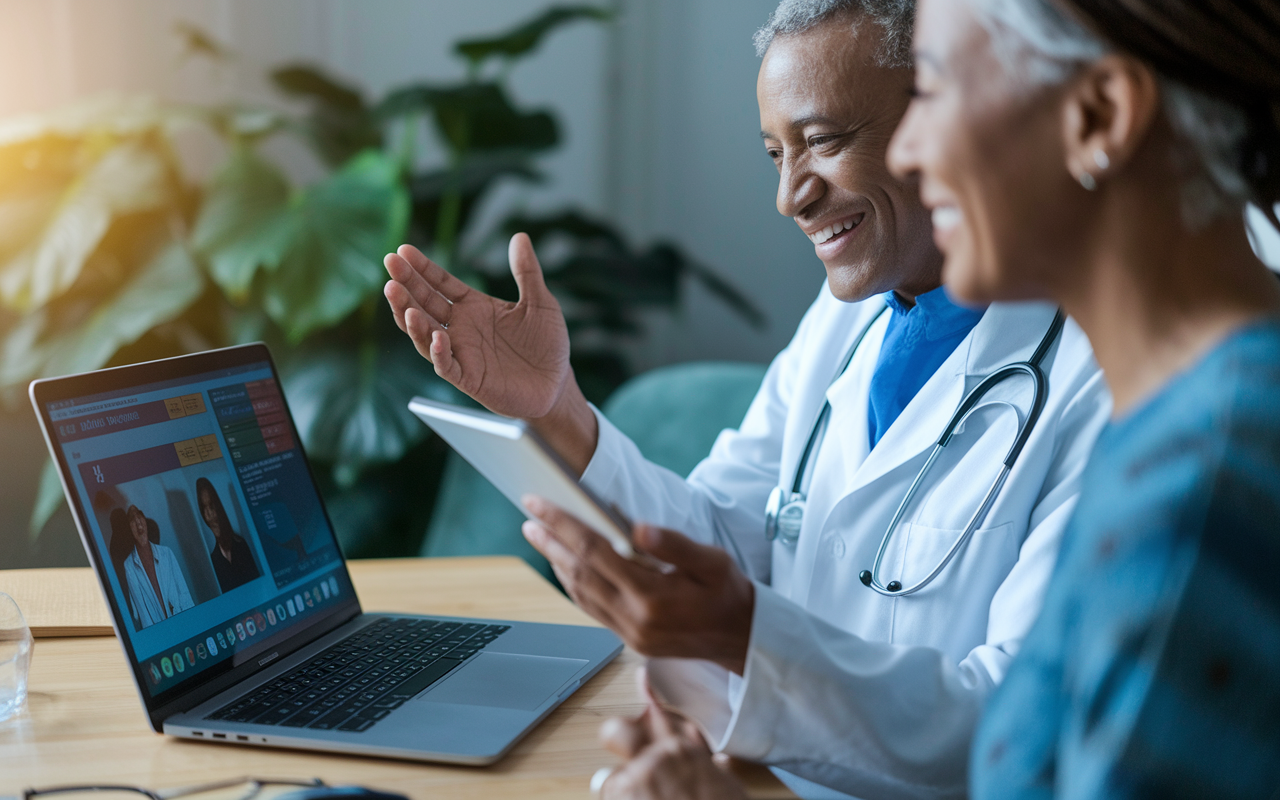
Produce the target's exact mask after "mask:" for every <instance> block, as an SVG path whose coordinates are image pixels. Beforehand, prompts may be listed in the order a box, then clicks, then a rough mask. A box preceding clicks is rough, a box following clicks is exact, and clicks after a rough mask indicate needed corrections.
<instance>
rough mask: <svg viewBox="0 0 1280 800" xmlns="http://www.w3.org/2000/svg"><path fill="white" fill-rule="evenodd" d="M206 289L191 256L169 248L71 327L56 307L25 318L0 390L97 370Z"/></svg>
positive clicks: (1, 365) (15, 333) (11, 343)
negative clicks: (41, 377) (42, 378)
mask: <svg viewBox="0 0 1280 800" xmlns="http://www.w3.org/2000/svg"><path fill="white" fill-rule="evenodd" d="M203 286H204V283H203V281H202V280H201V275H200V270H199V268H198V267H197V266H196V263H195V261H194V260H193V259H192V257H191V254H190V253H189V252H188V251H187V249H186V248H185V247H184V246H183V245H181V244H179V243H173V244H170V245H169V246H167V247H165V248H163V249H162V250H160V251H159V253H158V255H156V256H155V258H153V259H152V260H151V262H150V263H148V264H146V265H145V266H144V267H143V268H142V269H140V270H138V271H137V272H135V273H134V274H133V275H132V276H130V277H129V278H128V279H127V280H125V281H124V282H122V284H121V285H119V286H118V287H117V288H116V289H115V290H114V291H113V292H109V293H107V294H106V295H105V296H102V297H99V298H96V300H95V302H94V304H93V305H91V306H89V307H88V310H87V313H85V314H84V315H83V316H82V318H81V319H79V320H78V321H77V322H76V324H74V325H67V324H66V320H65V318H63V317H61V316H59V315H56V314H55V313H54V311H55V309H54V308H53V307H52V306H49V307H45V308H42V309H39V310H37V311H35V312H32V313H31V314H28V315H27V316H26V317H24V318H22V319H21V320H20V321H19V323H18V324H17V325H16V326H15V327H14V328H13V329H12V330H11V331H10V332H9V333H8V335H7V336H6V338H5V340H4V343H3V354H4V358H3V362H0V386H5V387H13V386H16V385H21V384H25V383H27V382H28V381H30V380H31V379H32V378H36V377H40V376H47V375H64V374H67V373H72V372H86V371H88V370H94V369H98V368H99V367H102V366H103V365H105V364H106V363H107V362H108V361H109V360H110V359H111V357H112V356H113V355H115V353H116V351H118V350H119V349H120V348H121V347H123V346H125V345H127V344H130V343H132V342H134V341H136V340H137V339H138V338H139V337H141V336H142V335H143V334H145V333H146V332H147V331H149V330H151V329H152V328H154V327H155V326H156V325H159V324H161V323H163V322H167V321H169V320H171V319H173V318H175V317H177V316H178V315H179V314H181V313H182V312H183V311H184V310H186V308H187V307H188V306H190V305H191V303H193V302H195V300H196V298H197V297H199V296H200V293H201V290H202V288H203Z"/></svg>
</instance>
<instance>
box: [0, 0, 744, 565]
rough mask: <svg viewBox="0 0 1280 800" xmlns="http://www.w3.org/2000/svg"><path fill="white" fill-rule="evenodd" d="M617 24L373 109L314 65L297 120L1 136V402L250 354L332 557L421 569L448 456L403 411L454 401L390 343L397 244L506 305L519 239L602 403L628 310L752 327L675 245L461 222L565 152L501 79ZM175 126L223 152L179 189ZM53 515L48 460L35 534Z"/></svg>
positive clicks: (24, 129)
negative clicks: (417, 559)
mask: <svg viewBox="0 0 1280 800" xmlns="http://www.w3.org/2000/svg"><path fill="white" fill-rule="evenodd" d="M609 17H610V15H609V12H607V11H606V10H603V9H601V8H596V7H592V6H563V7H554V8H551V9H548V10H547V11H545V12H543V13H541V14H539V15H537V16H535V17H534V18H532V19H530V20H528V21H526V22H524V23H522V24H520V25H517V26H516V27H515V28H513V29H511V30H509V31H506V32H504V33H502V34H499V35H496V36H492V37H486V38H474V39H467V40H464V41H460V42H458V43H456V45H455V47H454V50H455V53H456V55H457V56H458V57H459V58H461V59H463V60H464V61H465V63H466V65H467V73H466V78H465V79H463V80H461V81H458V82H454V83H415V84H411V85H407V86H403V87H400V88H397V89H395V90H393V91H390V92H388V93H387V94H386V95H385V96H384V97H382V98H380V99H376V100H375V99H371V98H369V97H366V96H365V95H364V94H363V93H362V92H361V91H360V90H359V89H357V88H356V87H353V86H349V85H347V84H345V83H344V82H343V81H342V80H340V79H339V78H337V77H334V76H332V75H329V74H326V73H325V72H324V71H322V70H320V69H318V68H316V67H314V66H309V65H306V64H289V65H285V66H281V67H278V68H276V69H274V70H272V71H271V74H270V78H271V81H272V83H273V84H274V86H275V87H276V88H277V89H278V90H279V91H280V92H282V93H283V94H285V95H287V96H289V97H292V98H295V99H298V100H300V101H302V103H303V105H304V106H305V111H304V112H303V113H301V114H287V113H281V112H277V111H270V110H264V109H261V108H250V107H244V106H242V105H235V104H232V105H227V106H220V107H212V108H209V107H186V106H173V105H161V104H157V103H153V102H150V101H147V100H145V99H141V98H136V99H123V100H121V99H115V100H103V101H99V102H94V103H90V104H84V105H78V106H76V107H74V108H70V109H64V110H62V111H59V112H56V113H51V114H46V115H43V116H40V117H24V118H22V119H19V120H13V121H10V122H7V123H0V348H2V353H3V360H2V361H0V393H3V399H4V401H5V402H6V403H7V404H8V405H9V407H11V408H13V407H16V406H18V405H20V404H21V403H22V402H24V398H23V395H24V394H25V387H26V384H27V383H28V382H29V381H31V380H32V379H34V378H38V377H45V376H51V375H61V374H66V373H71V372H80V371H85V370H92V369H97V368H100V367H104V366H112V365H118V364H125V363H131V362H135V361H139V360H145V359H151V358H159V357H165V356H171V355H177V354H181V353H186V352H193V351H197V350H203V349H208V348H212V347H219V346H226V345H231V344H237V343H242V342H248V341H254V340H262V341H265V342H267V343H268V344H269V345H271V347H272V351H273V353H274V354H275V356H276V359H277V363H278V366H279V368H280V370H281V375H282V378H283V380H284V383H285V391H286V394H287V396H288V397H289V400H290V404H291V406H292V409H293V412H294V416H295V419H296V421H297V424H298V428H299V432H300V434H301V436H302V439H303V442H304V444H305V446H306V448H307V452H308V454H309V456H310V458H311V460H312V462H313V464H314V466H315V467H316V473H317V477H318V478H319V479H320V482H321V484H322V486H321V488H322V491H323V493H324V495H325V499H326V503H327V505H328V507H329V510H330V514H331V516H332V518H333V521H334V524H335V527H336V528H337V529H338V534H339V537H340V538H341V539H342V541H343V544H344V547H345V548H346V550H347V552H348V554H349V555H352V556H376V555H410V554H416V553H417V552H418V551H419V547H420V545H421V538H422V536H423V534H424V532H425V530H426V527H427V521H428V519H429V518H430V514H431V509H432V505H433V502H434V495H435V491H436V488H437V486H438V485H439V481H440V476H441V472H442V469H443V464H444V456H445V453H446V450H445V446H444V445H443V444H442V443H441V442H440V441H439V440H438V439H436V438H434V437H429V436H428V435H427V434H428V430H427V429H426V428H425V426H423V425H421V423H419V422H418V421H417V419H416V418H414V417H413V416H412V415H411V414H409V412H408V410H407V408H406V406H407V403H408V401H409V399H410V398H411V397H412V396H414V395H417V394H422V395H426V396H429V397H434V398H436V399H443V400H447V401H451V402H465V398H462V397H461V396H460V395H459V394H458V393H457V392H456V391H455V390H453V389H452V387H450V386H448V384H446V383H444V382H443V381H441V380H440V379H438V378H437V377H436V376H435V374H434V373H433V372H432V370H431V367H430V365H429V364H427V363H426V362H425V361H424V360H423V359H421V358H420V357H419V356H418V354H417V353H416V352H415V351H414V349H413V347H412V344H411V343H410V342H409V341H408V339H407V337H405V336H403V335H402V334H401V333H400V332H399V330H398V329H396V327H395V325H394V323H393V321H392V319H391V315H390V312H389V309H388V308H387V306H386V302H385V300H384V299H383V297H382V291H381V288H382V285H383V283H384V281H385V279H386V276H385V272H384V270H383V268H382V265H381V260H382V256H383V255H384V254H385V253H387V252H389V251H391V250H393V249H394V248H395V247H396V246H397V245H399V244H400V243H402V242H410V243H412V244H415V245H416V246H418V247H420V248H421V249H423V250H424V251H425V252H427V253H428V254H429V255H431V256H432V258H434V259H435V260H436V261H437V262H439V263H440V264H441V265H443V266H445V267H446V268H447V269H449V270H450V271H451V272H453V273H454V274H455V275H458V276H459V277H460V278H462V279H463V280H465V281H466V282H467V283H469V284H471V285H472V286H475V287H477V288H479V289H481V290H483V291H486V292H490V293H492V294H496V295H498V296H501V297H504V298H507V299H515V297H516V291H515V286H514V282H513V281H512V279H511V277H510V273H509V272H508V269H507V265H506V263H505V246H506V241H507V239H508V238H509V237H510V235H511V234H512V233H514V232H516V231H526V232H528V233H529V234H530V236H531V237H532V238H533V240H534V243H535V246H537V247H538V249H539V252H540V254H542V256H543V267H544V269H545V270H546V272H547V279H548V284H549V285H550V286H551V288H552V289H553V291H555V292H556V294H557V295H558V297H559V298H560V300H561V302H562V305H563V307H564V309H565V312H566V316H567V318H568V321H569V326H570V335H571V337H572V340H573V365H574V369H575V372H576V374H577V376H578V379H579V381H580V382H581V383H582V385H583V389H584V391H585V392H586V394H587V395H588V397H589V398H590V399H592V400H594V401H596V402H600V401H602V400H603V399H604V398H605V397H606V396H607V395H608V394H609V393H610V392H611V391H612V390H613V389H614V388H616V387H617V386H618V385H619V384H620V383H621V382H622V381H623V380H625V379H626V378H627V377H629V376H630V374H631V370H630V368H629V366H628V363H627V360H626V358H625V357H624V355H623V349H622V345H623V343H624V341H625V340H626V338H627V337H630V336H633V335H635V334H637V333H639V332H640V330H641V328H642V324H643V319H644V316H643V315H644V313H645V312H646V311H649V310H654V309H659V310H673V309H675V308H676V307H677V306H678V304H679V301H680V291H681V286H682V285H683V284H684V282H685V280H686V278H691V279H694V280H697V281H699V282H701V283H702V284H703V285H704V286H705V287H706V288H707V289H709V290H710V291H711V292H712V293H713V294H714V295H715V296H717V297H718V298H719V299H720V300H722V301H723V302H724V303H727V304H728V305H729V307H731V308H732V309H733V310H734V311H736V313H738V314H739V315H741V316H742V317H743V318H744V319H746V320H748V321H750V322H751V323H752V324H755V325H762V324H763V322H764V319H763V316H762V314H761V313H760V312H759V311H758V310H757V309H756V308H755V307H754V306H753V305H752V304H751V303H750V302H749V301H748V300H747V299H746V298H745V297H744V295H743V294H741V293H740V292H739V291H738V290H736V289H735V288H734V287H733V286H732V285H730V284H729V283H727V282H725V281H724V280H722V279H721V278H719V277H718V276H717V275H716V274H715V273H714V272H713V271H711V270H709V269H708V268H706V267H704V266H702V265H700V264H697V263H695V262H693V261H692V260H690V259H689V258H687V257H686V256H685V255H684V254H683V253H681V251H680V250H678V249H677V248H675V247H674V246H672V245H670V244H666V243H662V242H658V243H654V244H652V245H649V246H647V247H643V248H637V247H634V246H633V245H632V244H630V243H628V242H627V241H626V240H625V239H624V238H623V237H622V236H621V235H620V234H619V233H618V232H617V230H616V229H615V228H614V227H612V226H611V225H609V224H608V223H606V222H605V221H603V220H599V219H594V218H592V217H591V216H589V215H587V214H585V213H583V212H582V211H580V210H577V209H573V208H567V209H561V210H558V211H555V212H552V213H545V214H532V213H527V212H517V213H512V214H509V215H508V216H506V217H505V218H503V219H499V220H497V221H496V222H489V223H487V224H486V223H485V222H484V221H483V220H482V219H481V216H482V215H480V214H478V213H477V211H478V210H479V208H480V207H481V205H482V202H483V200H484V199H485V198H486V196H488V195H489V194H490V193H491V192H492V191H493V189H494V188H495V187H496V186H497V185H498V184H499V183H500V182H502V181H519V182H524V183H538V182H541V181H544V180H546V177H545V176H544V174H543V173H542V172H541V171H540V170H539V168H538V160H539V157H540V156H542V155H545V154H546V153H547V152H549V151H551V150H553V149H554V148H556V147H557V145H558V144H559V143H560V141H561V131H560V129H559V127H558V123H557V120H556V116H555V114H554V113H553V112H552V111H551V110H550V109H542V108H539V109H526V108H522V107H521V106H520V105H519V104H518V103H516V102H515V101H513V99H512V98H511V97H510V95H509V93H508V91H507V85H506V77H507V75H508V74H509V72H510V71H511V69H512V68H513V67H514V66H515V64H516V63H517V62H518V61H519V60H520V59H521V58H522V57H524V56H527V55H528V54H530V53H531V52H533V51H534V50H535V49H536V48H537V47H538V46H539V45H540V44H541V43H542V41H543V39H544V37H546V35H547V34H549V33H551V32H552V31H553V30H555V29H556V28H557V27H559V26H562V25H566V24H570V23H574V22H580V21H593V22H604V21H607V20H608V19H609ZM178 35H179V36H180V37H182V39H183V43H184V46H185V48H186V51H187V53H188V54H189V55H190V56H194V57H201V58H207V59H212V60H214V61H221V60H227V59H231V58H234V56H233V55H232V54H231V53H229V52H228V51H227V50H226V49H225V48H224V47H223V46H222V45H220V44H219V43H218V42H216V41H215V40H214V39H213V38H211V37H210V36H208V35H207V34H206V33H204V32H203V31H201V30H199V29H197V28H195V27H192V26H187V25H183V26H180V28H179V30H178ZM189 126H204V127H207V128H209V129H211V130H214V131H216V132H217V134H218V135H219V137H220V138H221V139H222V140H223V141H224V142H225V144H226V157H225V161H224V162H223V163H222V164H221V166H220V167H219V168H218V169H217V170H216V172H215V174H214V175H213V176H212V177H211V178H210V179H209V180H208V181H207V182H205V183H204V185H193V184H192V183H190V182H188V181H186V180H185V179H184V178H183V177H182V176H183V172H182V169H181V164H180V160H179V157H178V155H177V153H176V152H175V146H174V137H175V136H176V135H178V134H179V133H180V132H181V131H182V130H183V129H184V128H187V127H189ZM423 126H427V128H428V129H430V130H431V131H433V132H434V135H435V136H436V138H437V140H438V141H439V142H441V143H442V144H443V145H444V147H443V152H444V158H443V159H442V160H441V162H440V163H435V164H429V165H426V166H424V165H422V164H421V163H419V162H420V161H421V160H422V159H421V154H420V153H419V152H417V150H418V142H419V141H420V136H419V133H420V131H421V129H422V127H423ZM277 136H289V137H296V138H298V139H300V140H302V141H304V142H305V143H306V144H307V146H308V147H310V148H311V149H312V150H313V151H314V153H315V154H316V156H317V157H318V158H319V159H320V161H321V162H322V163H323V164H324V165H325V167H326V174H325V175H324V177H323V178H322V179H320V180H319V181H317V182H315V183H312V184H310V185H306V186H296V185H292V184H291V183H290V180H289V179H288V177H287V176H286V174H285V172H284V171H283V169H282V168H281V167H280V166H278V165H276V164H274V163H273V162H272V159H271V158H270V156H269V155H267V154H266V153H265V152H264V150H265V148H264V147H263V145H264V143H266V142H267V141H269V140H270V139H272V138H273V137H277ZM480 226H483V227H484V229H483V230H481V229H479V228H480ZM61 503H62V492H61V487H60V485H59V483H58V481H57V477H56V474H55V473H54V471H53V469H52V465H51V464H46V465H45V467H44V472H43V474H42V478H41V482H40V488H39V492H38V497H37V498H34V499H33V510H32V516H31V525H30V530H31V535H32V537H33V538H34V537H36V536H38V535H39V533H40V531H41V529H42V528H43V527H44V525H45V523H46V522H47V520H48V519H49V517H50V516H51V515H52V513H53V512H54V511H55V510H56V509H57V508H58V506H59V505H60V504H61Z"/></svg>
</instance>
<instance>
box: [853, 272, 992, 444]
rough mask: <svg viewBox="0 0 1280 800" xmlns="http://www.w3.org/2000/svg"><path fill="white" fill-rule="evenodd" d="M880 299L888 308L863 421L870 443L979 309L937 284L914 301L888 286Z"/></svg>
mask: <svg viewBox="0 0 1280 800" xmlns="http://www.w3.org/2000/svg"><path fill="white" fill-rule="evenodd" d="M884 301H885V302H886V303H888V304H889V308H890V309H892V310H893V313H892V314H890V316H889V326H888V327H887V328H886V329H885V333H884V344H882V345H881V346H880V357H879V359H878V360H877V361H876V371H875V373H874V374H872V376H871V391H870V398H869V402H868V403H867V417H868V420H867V422H868V425H869V426H870V433H871V438H870V441H871V446H872V447H875V446H876V444H877V443H879V441H880V437H882V436H884V433H885V431H887V430H889V426H890V425H892V424H893V421H894V420H895V419H897V418H898V415H899V414H901V413H902V409H904V408H906V407H907V403H910V402H911V398H913V397H915V396H916V393H917V392H919V391H920V387H922V386H924V384H925V382H926V381H928V380H929V378H931V377H932V376H933V373H935V372H937V371H938V367H940V366H942V362H943V361H946V360H947V356H949V355H951V353H952V351H954V350H955V349H956V346H957V345H959V344H960V342H962V341H964V337H966V336H968V335H969V331H971V330H973V326H975V325H977V324H978V320H980V319H982V313H983V312H981V311H971V310H969V309H967V308H962V307H960V306H958V305H956V304H955V303H952V302H951V301H950V300H949V299H948V298H947V294H946V292H945V291H944V290H943V289H941V288H938V289H934V290H933V291H931V292H926V293H924V294H922V295H920V296H919V297H917V298H916V304H915V305H914V306H908V305H907V304H905V303H903V302H902V300H901V299H899V297H898V295H897V294H895V293H893V292H886V293H885V294H884Z"/></svg>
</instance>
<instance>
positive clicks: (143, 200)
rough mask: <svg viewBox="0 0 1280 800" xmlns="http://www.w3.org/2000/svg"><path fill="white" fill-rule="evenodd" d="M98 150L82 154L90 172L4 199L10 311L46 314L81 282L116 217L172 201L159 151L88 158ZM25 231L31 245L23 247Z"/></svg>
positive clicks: (113, 149)
mask: <svg viewBox="0 0 1280 800" xmlns="http://www.w3.org/2000/svg"><path fill="white" fill-rule="evenodd" d="M91 149H92V148H91V147H89V146H86V147H83V148H81V153H80V155H81V158H83V159H86V160H88V161H89V163H88V165H87V166H86V167H84V168H83V170H81V171H77V172H74V173H72V174H70V175H67V174H65V173H62V174H55V175H54V176H51V181H50V183H46V184H44V185H43V186H41V185H40V184H39V183H36V182H28V183H27V185H26V186H23V187H22V189H24V190H26V191H25V192H23V194H20V195H17V196H15V195H13V194H9V193H6V196H4V197H3V198H2V199H0V243H3V244H5V245H7V248H6V249H9V250H10V252H12V253H13V254H12V255H11V256H10V257H8V258H7V259H6V261H5V263H3V264H2V265H0V300H3V302H4V303H5V304H6V305H8V306H10V307H12V308H16V309H19V310H22V311H30V310H34V309H39V308H41V307H43V306H44V305H46V304H47V303H48V302H49V301H50V300H52V299H53V298H55V297H57V296H58V295H60V294H62V293H63V292H65V291H66V290H67V289H68V288H70V287H71V285H72V284H74V283H75V282H76V280H77V279H78V278H79V277H80V273H81V271H82V270H83V268H84V266H85V262H86V261H87V260H88V258H89V256H90V255H91V254H92V253H93V252H94V250H96V249H97V247H98V244H99V243H100V242H101V241H102V237H103V236H104V235H105V234H106V232H107V230H108V229H109V228H110V227H111V224H112V222H113V220H114V219H115V218H117V217H118V216H121V215H123V214H129V213H134V212H139V211H144V210H147V209H151V208H154V207H156V206H159V205H161V204H163V203H165V202H166V201H167V200H168V199H170V191H169V185H168V183H169V179H168V174H167V169H166V164H165V161H164V159H163V158H162V157H161V156H160V155H159V154H158V153H157V152H156V151H155V150H154V149H152V148H149V147H147V146H146V145H145V144H143V143H142V142H140V141H125V142H123V143H121V144H118V145H115V146H110V147H108V148H106V149H105V150H104V151H103V152H101V154H100V155H97V156H96V157H95V156H94V155H92V154H90V153H88V152H85V151H90V150H91ZM32 183H35V185H32ZM40 217H43V219H39V218H40ZM24 230H26V231H28V232H29V236H28V238H27V241H26V242H25V243H22V244H17V243H18V242H21V240H22V232H23V231H24ZM15 245H17V246H16V248H15ZM15 249H16V252H14V250H15Z"/></svg>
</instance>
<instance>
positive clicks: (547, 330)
mask: <svg viewBox="0 0 1280 800" xmlns="http://www.w3.org/2000/svg"><path fill="white" fill-rule="evenodd" d="M509 256H510V259H511V274H512V275H513V276H514V277H515V280H516V286H517V287H518V288H519V290H520V299H519V301H517V302H515V303H509V302H507V301H505V300H498V299H497V298H494V297H490V296H489V295H486V294H484V293H482V292H479V291H477V290H475V289H473V288H471V287H470V286H468V285H467V284H465V283H463V282H462V281H460V280H458V279H457V278H455V277H454V276H453V275H450V274H449V273H448V272H446V271H445V270H444V269H442V268H441V267H440V266H439V265H437V264H436V263H435V262H433V261H432V260H431V259H429V258H427V257H426V256H424V255H423V254H422V253H421V251H419V250H418V249H417V248H416V247H412V246H410V245H401V246H400V249H399V250H397V251H396V252H395V253H391V254H389V255H388V256H387V257H386V259H385V261H384V263H385V264H386V268H387V272H388V273H390V275H391V280H390V281H388V282H387V285H386V288H385V290H384V293H385V294H386V297H387V300H388V301H389V302H390V303H391V310H392V312H393V313H394V314H395V319H396V324H397V325H399V326H400V329H401V330H402V331H404V332H405V333H407V334H409V338H411V339H412V340H413V344H414V346H416V347H417V348H418V352H419V353H421V354H422V355H423V357H424V358H426V359H427V360H428V361H430V362H431V363H432V364H433V365H434V366H435V370H436V374H437V375H439V376H440V377H442V378H444V379H445V380H447V381H449V383H452V384H453V385H454V386H456V387H458V388H459V389H461V390H462V391H463V392H466V393H467V394H468V395H470V396H471V397H473V398H475V399H476V400H477V401H479V402H480V403H481V404H482V405H484V406H485V407H486V408H488V409H490V410H491V411H494V412H495V413H498V414H503V415H505V416H508V417H519V418H523V419H536V418H538V417H544V416H546V415H547V414H548V413H550V411H551V409H552V407H553V406H554V405H555V403H556V401H557V400H559V399H560V397H561V395H562V394H563V393H564V390H565V385H566V383H568V382H569V381H571V380H572V373H571V371H570V369H569V332H568V330H567V329H566V327H565V322H564V314H562V313H561V311H560V303H559V302H557V301H556V298H555V297H554V296H553V295H552V294H551V292H550V291H549V290H548V289H547V285H546V283H545V282H544V281H543V279H542V268H541V267H540V266H539V265H538V257H537V256H536V255H535V254H534V252H533V245H532V243H530V241H529V237H528V236H526V235H525V234H523V233H517V234H516V235H515V236H513V237H511V246H510V249H509Z"/></svg>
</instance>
